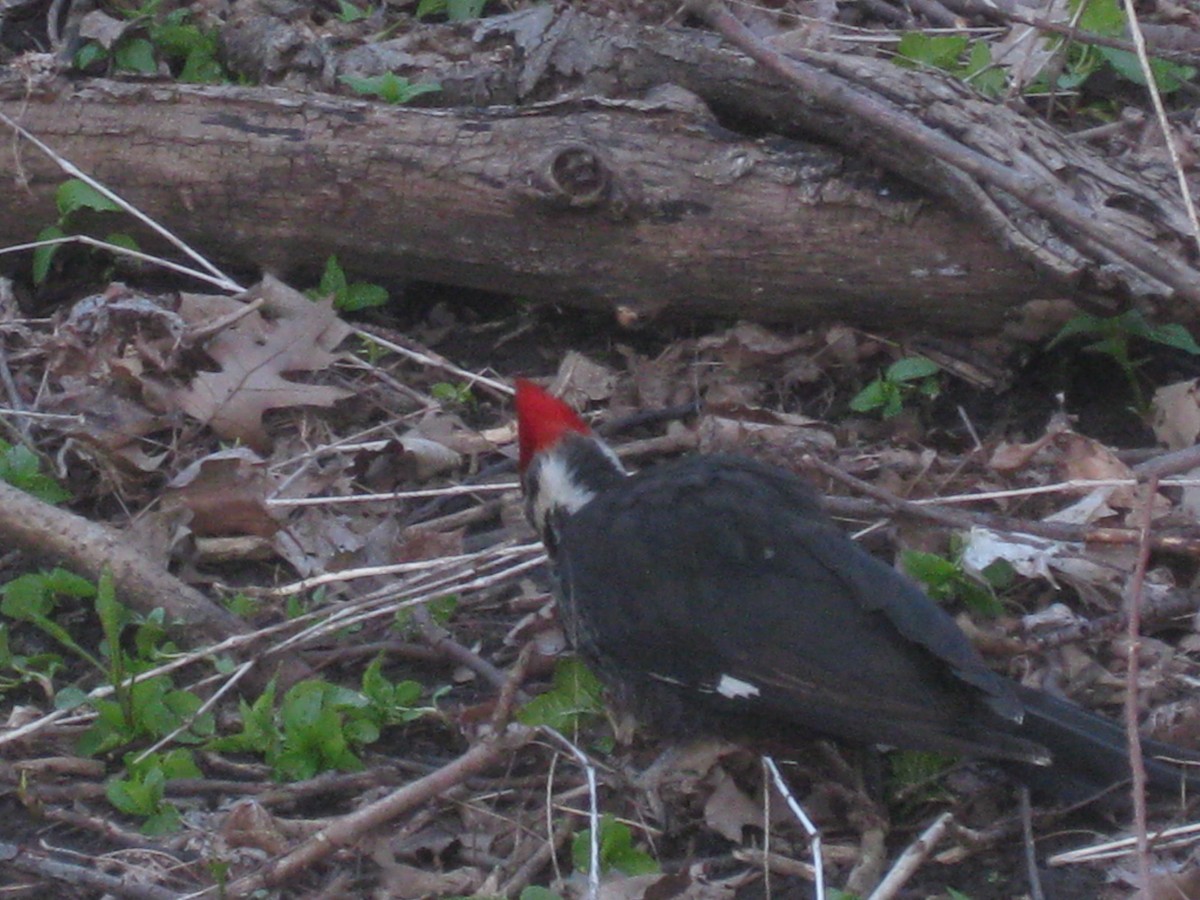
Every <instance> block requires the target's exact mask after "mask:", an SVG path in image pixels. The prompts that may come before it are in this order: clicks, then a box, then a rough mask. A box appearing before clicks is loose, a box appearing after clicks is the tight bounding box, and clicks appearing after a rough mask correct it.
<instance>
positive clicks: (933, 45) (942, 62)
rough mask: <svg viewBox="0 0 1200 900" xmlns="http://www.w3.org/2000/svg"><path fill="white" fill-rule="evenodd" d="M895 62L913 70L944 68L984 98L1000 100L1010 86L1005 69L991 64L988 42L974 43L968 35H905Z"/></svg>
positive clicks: (920, 33) (913, 33)
mask: <svg viewBox="0 0 1200 900" xmlns="http://www.w3.org/2000/svg"><path fill="white" fill-rule="evenodd" d="M895 63H896V65H898V66H904V67H907V68H914V67H916V66H922V65H923V66H928V67H930V68H934V69H941V70H942V71H943V72H948V73H950V74H951V75H953V76H954V77H956V78H959V79H961V80H962V81H965V82H967V83H968V84H972V85H974V86H975V89H976V90H978V91H979V92H980V93H981V94H983V95H984V96H985V97H998V96H1000V94H1002V93H1003V92H1004V88H1005V87H1006V86H1007V79H1006V77H1005V75H1004V72H1003V70H1001V69H999V68H996V67H994V66H993V65H992V51H991V49H990V48H989V47H988V44H987V41H983V40H977V41H972V40H970V39H969V38H967V37H966V36H965V35H938V34H925V33H924V32H920V31H910V32H906V33H905V34H904V35H903V36H902V37H901V38H900V43H899V44H898V45H897V47H896V57H895Z"/></svg>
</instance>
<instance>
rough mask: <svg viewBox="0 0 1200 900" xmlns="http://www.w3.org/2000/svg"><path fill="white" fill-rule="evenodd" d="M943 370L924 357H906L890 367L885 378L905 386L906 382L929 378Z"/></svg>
mask: <svg viewBox="0 0 1200 900" xmlns="http://www.w3.org/2000/svg"><path fill="white" fill-rule="evenodd" d="M941 370H942V367H941V366H939V365H938V364H937V363H935V362H934V361H933V360H931V359H926V358H925V357H924V356H906V357H905V358H904V359H898V360H896V361H895V362H894V363H892V364H891V365H890V366H888V369H887V373H886V374H885V376H884V377H885V378H887V380H888V381H895V382H899V383H901V384H903V383H904V382H906V381H915V380H917V379H918V378H928V377H929V376H931V375H936V374H937V373H938V372H940V371H941Z"/></svg>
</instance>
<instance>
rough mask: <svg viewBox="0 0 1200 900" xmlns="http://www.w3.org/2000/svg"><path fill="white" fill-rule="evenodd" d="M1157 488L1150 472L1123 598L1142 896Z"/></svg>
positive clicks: (1146, 869) (1146, 881)
mask: <svg viewBox="0 0 1200 900" xmlns="http://www.w3.org/2000/svg"><path fill="white" fill-rule="evenodd" d="M1157 492H1158V477H1157V476H1154V475H1152V476H1150V479H1149V481H1148V482H1147V483H1146V493H1145V496H1144V498H1143V501H1142V509H1141V514H1142V515H1141V522H1140V523H1139V525H1140V529H1141V533H1142V541H1141V543H1140V545H1139V546H1138V557H1137V565H1136V566H1135V567H1134V570H1133V577H1132V578H1131V579H1130V583H1129V594H1128V599H1127V602H1126V608H1127V610H1128V613H1129V622H1128V636H1129V646H1128V654H1129V655H1128V659H1127V661H1126V669H1125V733H1126V735H1127V736H1128V739H1129V769H1130V773H1131V774H1132V776H1133V778H1132V783H1131V784H1130V787H1129V790H1130V792H1131V794H1132V799H1133V823H1134V833H1135V835H1136V837H1137V866H1138V877H1139V879H1140V881H1141V891H1142V894H1143V896H1149V891H1150V839H1149V837H1148V829H1147V825H1146V766H1145V763H1144V761H1143V759H1142V740H1141V733H1140V731H1139V729H1138V725H1139V722H1138V707H1139V706H1140V704H1139V702H1138V700H1139V695H1140V692H1139V690H1138V685H1139V683H1140V669H1141V653H1142V639H1141V625H1142V592H1143V589H1144V587H1145V583H1146V567H1147V566H1148V565H1149V562H1150V530H1151V528H1152V527H1153V521H1154V495H1155V494H1156V493H1157Z"/></svg>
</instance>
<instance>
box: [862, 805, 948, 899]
mask: <svg viewBox="0 0 1200 900" xmlns="http://www.w3.org/2000/svg"><path fill="white" fill-rule="evenodd" d="M953 819H954V817H953V816H952V815H951V814H950V813H948V812H944V813H942V814H941V815H940V816H938V817H937V818H936V819H934V820H933V822H932V824H930V826H929V827H928V828H926V829H925V830H924V831H923V832H921V834H920V836H919V837H918V838H917V839H916V840H915V841H913V842H912V843H911V844H909V845H908V847H906V848H905V850H904V852H903V853H901V854H900V858H899V859H897V860H896V864H895V865H894V866H892V869H891V871H890V872H888V873H887V875H886V876H884V879H883V881H881V882H879V886H878V887H876V888H875V890H874V891H872V893H871V896H870V897H869V898H867V900H891V898H892V897H895V896H896V893H897V892H898V891H899V890H900V889H901V888H902V887H904V885H905V883H907V881H908V880H909V879H910V878H912V876H913V875H914V874H916V871H917V869H919V868H920V867H921V864H922V863H924V862H925V860H926V859H927V858H928V857H929V854H930V853H932V852H933V848H934V847H936V846H937V844H938V841H940V840H941V839H942V836H943V835H944V834H945V833H946V829H947V828H949V827H950V823H951V822H952V821H953Z"/></svg>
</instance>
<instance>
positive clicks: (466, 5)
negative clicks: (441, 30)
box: [446, 0, 487, 22]
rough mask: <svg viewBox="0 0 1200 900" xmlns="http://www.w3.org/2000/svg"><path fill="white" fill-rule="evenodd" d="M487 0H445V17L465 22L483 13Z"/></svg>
mask: <svg viewBox="0 0 1200 900" xmlns="http://www.w3.org/2000/svg"><path fill="white" fill-rule="evenodd" d="M485 6H487V0H446V18H448V19H449V20H450V21H451V22H466V21H467V20H469V19H478V18H479V17H480V16H481V15H483V8H484V7H485Z"/></svg>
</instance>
